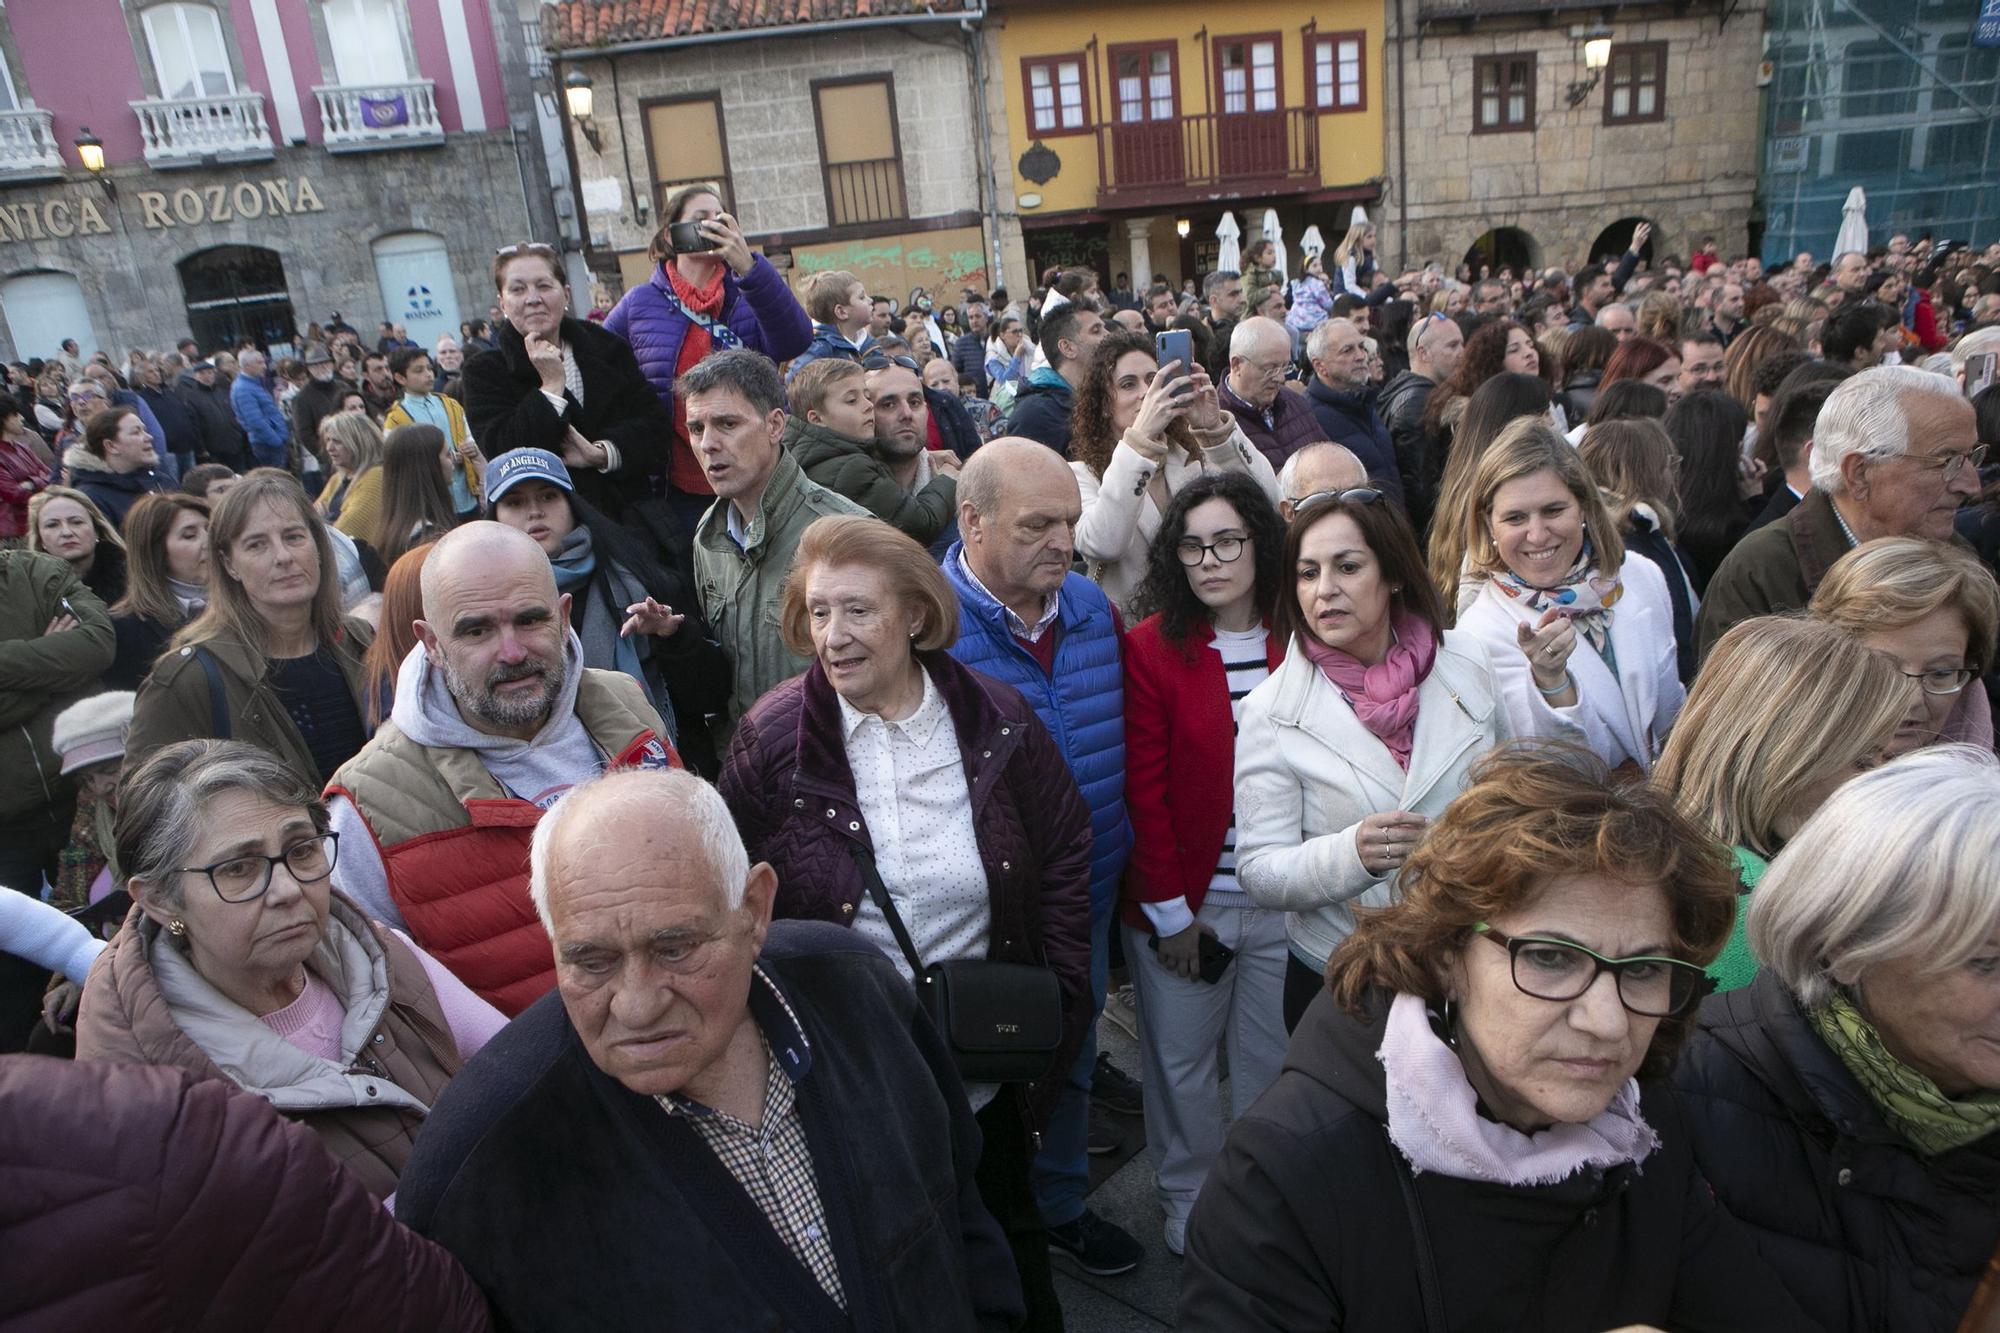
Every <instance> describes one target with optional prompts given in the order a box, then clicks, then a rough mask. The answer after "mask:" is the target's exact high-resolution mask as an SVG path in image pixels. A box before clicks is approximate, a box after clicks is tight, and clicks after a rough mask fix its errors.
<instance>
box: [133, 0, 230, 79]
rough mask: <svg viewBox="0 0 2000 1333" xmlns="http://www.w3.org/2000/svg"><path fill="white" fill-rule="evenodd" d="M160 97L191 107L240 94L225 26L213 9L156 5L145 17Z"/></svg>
mask: <svg viewBox="0 0 2000 1333" xmlns="http://www.w3.org/2000/svg"><path fill="white" fill-rule="evenodd" d="M143 17H144V25H145V29H146V45H147V46H148V47H149V48H150V49H151V51H152V55H153V72H154V73H155V74H157V75H158V76H159V80H160V96H161V97H165V98H170V99H174V100H180V101H185V100H189V99H193V98H200V97H225V96H228V95H229V94H231V93H233V92H235V91H236V76H235V75H234V74H233V73H231V72H230V68H229V48H228V46H227V45H225V44H224V42H223V40H222V20H221V19H219V18H217V17H216V14H215V11H214V10H213V9H210V8H209V7H208V6H207V5H180V4H176V5H155V6H153V7H152V8H151V9H149V10H147V11H146V12H145V14H144V16H143Z"/></svg>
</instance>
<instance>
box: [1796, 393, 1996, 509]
mask: <svg viewBox="0 0 2000 1333" xmlns="http://www.w3.org/2000/svg"><path fill="white" fill-rule="evenodd" d="M1918 394H1930V395H1933V396H1935V397H1939V398H1952V399H1957V398H1959V397H1960V394H1959V391H1958V386H1957V385H1956V384H1954V383H1952V382H1951V381H1950V380H1948V379H1946V378H1945V377H1944V376H1942V375H1933V374H1931V373H1930V372H1929V371H1927V370H1918V369H1916V368H1915V367H1914V366H1871V367H1870V368H1869V369H1867V370H1864V371H1862V372H1861V373H1860V374H1858V375H1853V376H1850V377H1849V378H1847V379H1845V380H1842V381H1841V382H1840V386H1839V387H1838V388H1836V389H1835V390H1834V391H1833V392H1832V393H1830V394H1828V395H1827V396H1826V403H1825V405H1823V406H1822V407H1821V408H1820V410H1819V419H1818V420H1817V421H1816V422H1815V423H1814V424H1813V448H1812V484H1813V488H1814V489H1815V490H1821V491H1826V492H1827V493H1829V494H1838V493H1839V491H1840V487H1841V480H1840V462H1841V460H1842V459H1844V458H1846V457H1847V456H1848V455H1849V454H1859V455H1860V456H1861V457H1863V458H1867V459H1871V460H1876V461H1880V460H1882V459H1889V458H1900V457H1901V456H1902V455H1904V454H1906V453H1908V452H1909V451H1910V421H1909V418H1908V417H1907V416H1905V415H1904V413H1903V399H1904V398H1906V397H1913V396H1915V395H1918Z"/></svg>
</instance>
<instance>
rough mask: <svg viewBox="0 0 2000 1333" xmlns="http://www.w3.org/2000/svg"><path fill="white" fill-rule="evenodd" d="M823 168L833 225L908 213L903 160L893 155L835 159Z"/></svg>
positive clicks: (898, 217) (893, 218)
mask: <svg viewBox="0 0 2000 1333" xmlns="http://www.w3.org/2000/svg"><path fill="white" fill-rule="evenodd" d="M825 170H826V201H827V221H828V222H829V223H830V224H832V225H833V226H836V227H846V226H852V225H853V224H855V223H860V222H891V221H898V220H901V219H903V218H906V217H908V216H909V215H910V207H909V203H908V201H907V200H906V199H905V198H904V195H903V164H902V162H901V161H899V160H898V159H896V158H893V157H884V158H876V159H872V160H870V161H866V162H836V163H833V164H831V165H829V166H827V167H826V168H825Z"/></svg>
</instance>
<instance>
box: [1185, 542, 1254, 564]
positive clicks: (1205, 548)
mask: <svg viewBox="0 0 2000 1333" xmlns="http://www.w3.org/2000/svg"><path fill="white" fill-rule="evenodd" d="M1249 544H1250V539H1249V538H1248V537H1217V538H1216V539H1215V540H1214V541H1212V542H1198V541H1196V540H1195V539H1194V538H1192V537H1183V538H1182V539H1181V540H1180V542H1179V543H1177V544H1176V545H1175V546H1174V554H1175V555H1176V556H1178V557H1179V558H1180V562H1181V563H1182V564H1184V565H1186V566H1187V567H1188V568H1189V569H1193V568H1195V567H1196V566H1197V565H1199V564H1201V562H1202V561H1204V560H1206V559H1208V553H1209V552H1210V551H1213V552H1215V558H1216V559H1217V560H1220V561H1221V562H1222V563H1223V564H1225V565H1226V564H1229V563H1230V562H1231V561H1233V560H1235V559H1236V557H1238V556H1240V555H1242V554H1243V548H1244V547H1246V546H1248V545H1249Z"/></svg>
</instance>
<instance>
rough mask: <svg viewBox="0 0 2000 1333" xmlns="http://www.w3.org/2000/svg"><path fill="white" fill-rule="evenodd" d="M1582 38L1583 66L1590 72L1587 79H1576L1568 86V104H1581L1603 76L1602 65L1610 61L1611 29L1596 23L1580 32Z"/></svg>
mask: <svg viewBox="0 0 2000 1333" xmlns="http://www.w3.org/2000/svg"><path fill="white" fill-rule="evenodd" d="M1580 36H1581V37H1582V38H1583V67H1584V68H1585V69H1586V70H1588V71H1589V72H1590V77H1589V78H1587V79H1578V80H1577V81H1576V82H1574V83H1572V84H1570V86H1569V104H1570V105H1571V106H1582V105H1583V103H1584V100H1585V99H1586V98H1588V97H1589V96H1590V94H1591V90H1592V89H1594V88H1596V87H1597V84H1598V81H1599V80H1601V79H1602V78H1603V77H1604V67H1605V66H1606V65H1609V64H1610V63H1611V29H1609V28H1607V27H1605V26H1604V25H1603V24H1602V23H1599V24H1596V25H1594V26H1593V27H1591V28H1589V29H1588V30H1587V31H1585V32H1583V33H1581V34H1580Z"/></svg>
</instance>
